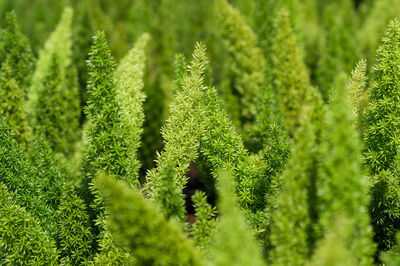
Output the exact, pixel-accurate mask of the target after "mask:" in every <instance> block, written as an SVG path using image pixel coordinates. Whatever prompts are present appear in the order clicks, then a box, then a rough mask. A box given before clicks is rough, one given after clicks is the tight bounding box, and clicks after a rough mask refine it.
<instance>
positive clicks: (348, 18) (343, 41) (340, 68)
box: [316, 0, 359, 101]
mask: <svg viewBox="0 0 400 266" xmlns="http://www.w3.org/2000/svg"><path fill="white" fill-rule="evenodd" d="M354 12H355V11H354V6H353V3H352V1H349V0H340V1H337V2H333V3H331V4H329V5H328V6H327V7H326V8H325V11H324V16H323V19H324V30H325V39H324V41H325V44H324V46H323V49H324V51H322V52H321V57H320V59H319V62H318V66H317V71H316V74H317V80H318V83H319V86H320V90H321V93H322V96H323V98H324V100H325V101H327V100H328V99H329V96H330V90H331V88H332V86H333V83H334V81H335V77H336V76H337V74H338V73H340V72H345V73H348V72H350V71H351V69H352V68H353V66H354V64H355V63H356V62H357V60H358V59H359V58H358V54H359V51H358V46H357V42H356V40H355V39H354V38H353V36H354V34H355V29H356V26H357V21H355V16H354Z"/></svg>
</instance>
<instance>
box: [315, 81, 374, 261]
mask: <svg viewBox="0 0 400 266" xmlns="http://www.w3.org/2000/svg"><path fill="white" fill-rule="evenodd" d="M348 98H349V97H348V91H347V90H346V88H344V87H338V88H336V89H335V90H334V91H333V93H332V101H331V103H330V105H329V109H328V111H327V112H326V114H325V120H324V122H325V123H324V127H323V128H322V133H321V140H320V141H321V143H320V150H321V153H320V156H319V158H320V165H319V167H320V169H319V170H318V178H317V183H316V184H317V185H316V188H317V194H318V202H317V204H318V205H319V207H318V212H319V215H318V217H319V226H320V231H321V233H322V234H327V233H329V232H330V231H332V230H333V228H334V226H335V223H336V219H338V217H343V218H344V219H346V220H347V224H346V226H347V228H343V230H345V231H346V232H348V237H347V238H346V239H343V240H342V242H343V244H344V245H345V247H346V248H347V249H348V250H349V252H351V254H352V256H353V257H354V259H355V261H356V262H357V265H372V256H373V254H374V252H375V246H374V244H373V242H372V228H371V227H370V218H369V213H368V207H369V204H370V202H369V197H368V190H369V187H370V184H369V179H368V177H367V175H366V173H365V172H364V169H363V164H362V146H361V143H360V138H359V136H358V134H357V132H356V131H355V128H354V127H353V121H354V117H353V115H352V113H351V106H350V103H349V99H348Z"/></svg>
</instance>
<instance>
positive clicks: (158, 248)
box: [96, 174, 203, 265]
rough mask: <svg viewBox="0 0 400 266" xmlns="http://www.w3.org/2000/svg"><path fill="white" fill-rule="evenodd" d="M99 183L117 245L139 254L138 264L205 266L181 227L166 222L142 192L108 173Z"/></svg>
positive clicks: (172, 222) (99, 178)
mask: <svg viewBox="0 0 400 266" xmlns="http://www.w3.org/2000/svg"><path fill="white" fill-rule="evenodd" d="M96 181H97V182H96V183H97V187H98V188H99V190H100V191H101V194H102V196H103V197H104V199H105V202H106V204H107V209H108V210H109V211H110V215H109V216H108V218H107V219H108V225H109V228H110V231H111V232H112V235H113V237H114V238H115V240H116V243H118V244H119V245H120V246H121V247H123V248H127V249H128V250H129V251H130V252H131V253H132V254H134V255H135V260H136V261H135V265H203V262H202V260H201V259H200V256H199V255H200V254H199V253H198V251H197V250H196V248H195V247H194V245H193V243H192V241H191V240H189V239H187V238H186V236H185V235H184V234H183V232H182V231H181V226H179V225H178V223H177V222H176V221H175V220H173V219H172V220H166V219H165V218H164V216H163V215H162V214H161V213H160V211H159V210H158V208H157V207H156V206H155V205H153V204H152V202H150V201H149V200H146V199H144V198H143V195H142V194H141V193H140V192H139V191H137V190H136V189H135V188H131V187H128V186H127V185H126V184H123V183H122V182H116V181H114V180H113V178H112V177H110V176H106V175H105V174H100V175H99V176H98V178H97V180H96ZM155 232H156V233H155Z"/></svg>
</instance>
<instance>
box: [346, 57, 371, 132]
mask: <svg viewBox="0 0 400 266" xmlns="http://www.w3.org/2000/svg"><path fill="white" fill-rule="evenodd" d="M366 71H367V62H366V61H365V60H361V61H360V62H358V64H357V66H356V68H355V69H354V70H353V71H352V72H351V79H350V80H349V82H348V84H347V89H348V91H349V93H350V102H351V105H352V107H353V114H354V116H355V118H356V121H355V124H356V128H357V130H358V132H359V134H360V136H361V138H362V137H363V135H364V130H365V126H366V125H365V115H366V111H367V107H368V102H369V101H368V100H369V99H368V89H369V87H368V77H367V75H366Z"/></svg>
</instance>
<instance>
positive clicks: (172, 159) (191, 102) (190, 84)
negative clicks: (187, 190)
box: [147, 44, 208, 220]
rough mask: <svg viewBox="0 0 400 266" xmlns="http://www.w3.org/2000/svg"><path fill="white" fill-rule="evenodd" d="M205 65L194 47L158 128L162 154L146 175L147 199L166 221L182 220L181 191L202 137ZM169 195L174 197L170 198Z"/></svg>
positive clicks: (199, 50)
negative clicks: (159, 208) (159, 207)
mask: <svg viewBox="0 0 400 266" xmlns="http://www.w3.org/2000/svg"><path fill="white" fill-rule="evenodd" d="M207 63H208V61H207V57H206V53H205V46H204V45H202V44H197V45H196V47H195V50H194V53H193V60H192V62H191V64H190V65H189V67H188V71H189V73H188V74H187V75H186V76H185V77H184V78H183V81H182V88H181V90H180V91H178V92H177V94H176V96H175V98H174V102H173V103H172V104H171V106H170V116H169V118H168V120H167V122H166V125H165V126H164V127H163V128H162V136H163V138H164V150H163V151H162V152H161V153H160V154H158V156H157V167H156V168H154V169H152V170H151V171H150V172H149V173H148V175H147V179H148V183H147V191H148V192H149V194H150V197H151V198H153V199H155V200H156V201H157V202H159V203H160V204H161V205H162V206H163V207H164V212H165V213H166V215H167V217H170V216H176V217H177V218H178V219H181V220H183V218H184V212H185V210H184V206H183V203H184V202H183V194H182V189H183V188H184V187H185V185H186V177H185V174H186V172H187V171H188V168H189V165H190V163H191V162H194V161H195V160H196V159H197V157H198V150H199V145H200V137H201V136H202V135H203V132H204V129H203V123H202V118H203V113H204V110H203V108H202V101H203V95H204V91H205V87H204V85H203V80H204V71H205V68H206V65H207ZM170 193H172V194H173V195H174V196H172V195H171V194H170Z"/></svg>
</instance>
